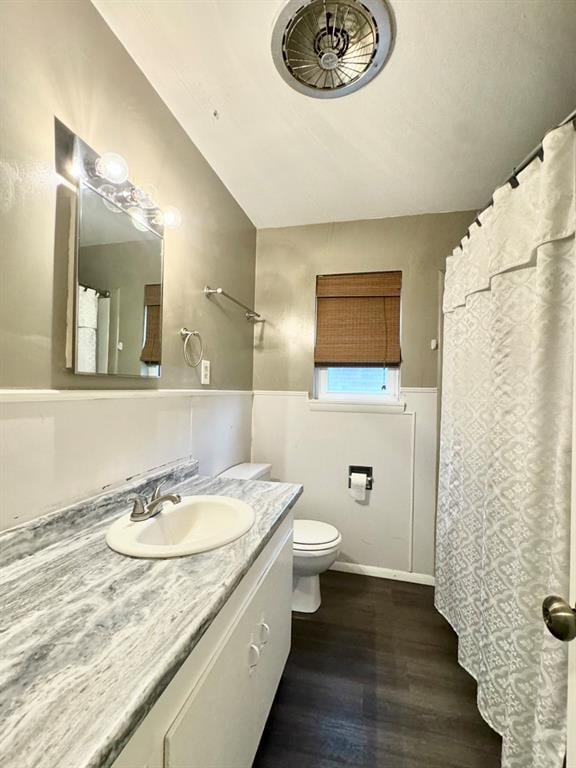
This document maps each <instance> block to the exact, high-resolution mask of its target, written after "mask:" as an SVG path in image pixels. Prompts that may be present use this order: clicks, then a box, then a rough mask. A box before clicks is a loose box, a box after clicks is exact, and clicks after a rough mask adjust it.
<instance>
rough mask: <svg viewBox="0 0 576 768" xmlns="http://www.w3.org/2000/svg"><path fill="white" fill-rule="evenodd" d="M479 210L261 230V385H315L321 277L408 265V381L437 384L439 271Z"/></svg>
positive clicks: (257, 359) (257, 371)
mask: <svg viewBox="0 0 576 768" xmlns="http://www.w3.org/2000/svg"><path fill="white" fill-rule="evenodd" d="M474 216H475V213H474V212H472V211H462V212H458V213H443V214H429V215H424V216H407V217H400V218H393V219H374V220H368V221H353V222H341V223H337V224H317V225H310V226H303V227H286V228H280V229H263V230H259V231H258V238H257V249H256V308H257V309H258V311H259V312H261V313H262V314H263V315H264V317H265V318H266V323H265V324H262V325H259V326H257V327H256V335H255V356H254V388H255V389H260V390H300V391H305V390H308V391H310V389H311V387H312V378H313V369H314V364H313V350H314V308H315V296H314V291H315V278H316V275H319V274H330V273H338V272H362V271H374V270H387V269H390V270H395V269H400V270H402V355H403V362H402V368H401V384H402V386H404V387H434V386H436V379H437V357H438V353H437V352H433V351H431V349H430V340H431V339H432V338H435V337H437V335H438V331H437V328H438V271H439V270H440V269H443V267H444V262H445V258H446V256H447V255H449V254H450V252H451V251H452V249H453V248H454V247H455V246H456V245H457V244H458V242H459V240H460V239H461V238H462V236H463V235H464V234H465V232H466V229H467V227H468V225H469V224H470V222H471V221H472V220H473V218H474Z"/></svg>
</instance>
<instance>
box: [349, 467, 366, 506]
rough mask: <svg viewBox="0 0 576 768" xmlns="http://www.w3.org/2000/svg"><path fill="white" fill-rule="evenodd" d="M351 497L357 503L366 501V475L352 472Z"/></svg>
mask: <svg viewBox="0 0 576 768" xmlns="http://www.w3.org/2000/svg"><path fill="white" fill-rule="evenodd" d="M348 490H349V491H350V496H352V498H353V499H354V500H355V501H364V500H365V499H366V475H364V474H362V473H360V472H352V474H351V475H350V488H349V489H348Z"/></svg>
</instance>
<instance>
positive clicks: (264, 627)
mask: <svg viewBox="0 0 576 768" xmlns="http://www.w3.org/2000/svg"><path fill="white" fill-rule="evenodd" d="M269 637H270V627H269V625H268V624H266V622H265V621H262V622H260V644H261V645H266V643H267V642H268V638H269Z"/></svg>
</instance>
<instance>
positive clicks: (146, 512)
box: [130, 481, 182, 523]
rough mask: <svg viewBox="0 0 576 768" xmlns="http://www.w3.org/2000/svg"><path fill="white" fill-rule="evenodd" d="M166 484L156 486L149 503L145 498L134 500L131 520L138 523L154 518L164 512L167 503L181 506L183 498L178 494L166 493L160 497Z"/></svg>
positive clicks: (138, 497)
mask: <svg viewBox="0 0 576 768" xmlns="http://www.w3.org/2000/svg"><path fill="white" fill-rule="evenodd" d="M164 482H165V481H162V482H161V483H159V484H158V485H157V486H156V488H155V489H154V493H153V494H152V498H151V499H150V501H149V502H147V501H146V498H145V497H144V496H137V497H136V498H135V499H134V506H133V508H132V512H131V514H130V520H132V521H133V522H135V523H138V522H141V521H142V520H148V519H149V518H151V517H154V515H157V514H158V513H159V512H162V508H163V507H164V504H165V502H167V501H170V502H172V504H180V502H181V501H182V497H181V496H180V494H178V493H165V494H164V495H163V496H161V495H160V488H161V487H162V485H163V484H164Z"/></svg>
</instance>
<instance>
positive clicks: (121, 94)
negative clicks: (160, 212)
mask: <svg viewBox="0 0 576 768" xmlns="http://www.w3.org/2000/svg"><path fill="white" fill-rule="evenodd" d="M0 52H1V53H0V112H1V114H2V120H0V258H1V260H0V360H1V361H2V363H1V364H0V387H25V388H50V387H53V388H76V387H78V388H80V387H81V388H90V389H92V388H97V387H98V388H100V387H103V388H107V389H108V388H116V387H124V388H130V389H133V388H136V387H145V388H156V387H161V388H175V387H176V388H180V387H192V388H195V387H197V386H198V385H199V374H198V371H196V370H191V369H190V368H187V367H186V366H185V365H184V363H183V360H182V351H181V342H180V339H179V337H178V335H177V331H178V329H179V328H180V327H181V326H182V325H186V326H188V327H190V328H198V329H199V330H200V331H201V332H202V334H203V336H204V339H205V342H206V357H207V358H209V359H210V360H211V362H212V384H211V387H212V388H219V389H250V388H251V386H252V357H253V353H252V338H253V329H252V326H251V324H250V323H247V322H245V320H244V318H243V315H242V312H241V310H239V309H237V308H235V307H234V306H233V305H230V304H222V307H221V308H219V307H218V305H217V304H216V302H211V301H209V300H207V299H206V298H205V297H204V296H203V295H202V288H203V287H204V285H205V284H207V283H209V284H211V285H214V286H220V285H221V286H222V287H223V288H224V289H228V290H230V291H231V292H232V291H233V292H234V294H235V295H236V296H238V298H239V299H241V300H243V301H245V302H246V303H248V304H252V302H253V298H254V258H255V244H256V231H255V229H254V227H253V225H252V224H251V222H250V221H249V219H248V218H247V217H246V215H245V214H244V212H243V211H242V210H241V208H240V207H239V206H238V204H237V203H236V202H235V201H234V199H233V198H232V196H231V195H230V194H229V192H228V191H227V189H226V188H225V187H224V185H223V184H222V183H221V182H220V180H219V179H218V178H217V176H216V175H215V174H214V172H213V171H212V169H211V168H210V166H209V165H208V163H207V162H206V161H205V160H204V158H203V157H202V155H201V154H200V153H199V152H198V150H197V149H196V147H195V146H194V145H193V144H192V142H191V141H190V139H189V138H188V137H187V136H186V134H185V133H184V131H183V130H182V129H181V128H180V126H179V124H178V123H177V122H176V120H175V118H174V117H173V116H172V114H171V113H170V112H169V111H168V109H167V108H166V106H165V105H164V103H163V102H162V101H161V99H160V98H159V96H158V95H157V93H156V92H155V91H154V90H153V88H152V86H151V85H150V84H149V82H148V81H147V80H146V79H145V77H144V76H143V74H142V73H141V72H140V70H139V69H138V68H137V67H136V65H135V64H134V62H133V61H132V59H131V58H130V57H129V56H128V54H127V53H126V51H125V50H124V48H123V47H122V45H121V44H120V42H119V41H118V40H117V39H116V37H114V35H113V34H112V32H111V31H110V30H109V28H108V27H107V26H106V24H105V23H104V21H103V20H102V18H101V16H100V15H99V14H98V13H97V12H96V10H95V9H94V7H93V6H92V5H91V3H90V2H89V0H73V2H71V1H70V0H38V1H35V0H26V2H22V1H21V0H2V2H0ZM55 116H56V117H58V118H59V119H60V120H62V122H64V123H65V124H66V125H67V126H68V127H69V128H70V129H71V130H72V131H74V132H75V133H77V134H78V135H80V136H81V137H82V138H83V139H84V140H85V141H86V142H87V143H88V144H90V145H91V146H92V147H93V148H94V149H95V150H96V151H98V152H104V151H107V150H113V151H116V152H119V153H120V154H122V155H123V156H124V157H125V158H126V160H127V161H128V164H129V167H130V178H131V180H132V181H134V182H135V183H137V184H142V185H144V184H153V185H154V186H155V187H156V188H157V190H158V193H159V202H160V204H161V205H169V204H171V205H176V206H177V207H178V208H179V209H180V210H181V212H182V216H183V224H182V226H181V227H180V229H177V230H168V232H167V234H166V241H165V274H164V278H165V284H164V302H165V303H164V307H165V311H164V339H163V357H164V364H163V373H162V378H161V379H160V380H140V379H130V378H125V379H124V378H117V377H113V378H112V377H92V376H81V377H77V376H74V375H72V374H71V373H69V372H68V371H66V370H65V323H66V269H67V243H66V237H65V236H62V233H61V232H57V231H56V229H55V201H56V194H57V185H56V177H55V175H54V117H55Z"/></svg>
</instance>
